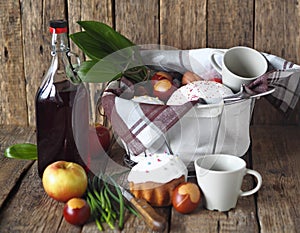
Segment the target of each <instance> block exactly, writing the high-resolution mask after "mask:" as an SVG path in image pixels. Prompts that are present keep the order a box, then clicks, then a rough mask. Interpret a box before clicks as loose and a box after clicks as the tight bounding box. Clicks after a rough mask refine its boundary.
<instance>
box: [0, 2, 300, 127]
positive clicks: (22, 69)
mask: <svg viewBox="0 0 300 233" xmlns="http://www.w3.org/2000/svg"><path fill="white" fill-rule="evenodd" d="M299 12H300V11H299V6H298V2H297V1H294V0H287V1H281V0H202V1H194V0H77V1H70V0H40V1H35V0H26V1H14V0H7V1H4V0H1V1H0V22H1V24H0V25H1V28H0V31H1V34H0V35H1V36H0V48H1V49H0V112H1V114H0V124H18V125H35V113H34V96H35V92H36V90H37V88H38V86H39V84H40V82H41V80H42V77H43V75H44V73H45V72H46V69H47V67H48V64H49V59H50V56H49V48H50V46H49V40H50V37H49V36H50V35H49V33H48V21H49V20H50V19H53V18H64V19H67V20H68V21H69V28H70V33H73V32H76V31H79V30H80V28H79V27H78V25H76V21H78V20H99V21H102V22H104V23H107V24H109V25H111V26H113V27H114V28H115V29H116V30H117V31H119V32H121V33H122V34H124V35H125V36H127V37H128V38H129V39H131V40H132V41H133V42H135V43H136V44H149V43H152V44H157V43H160V44H164V45H169V46H173V47H176V48H180V49H191V48H204V47H214V48H229V47H232V46H236V45H245V46H250V47H254V48H256V49H258V50H261V51H264V52H267V53H272V54H275V55H278V56H281V57H284V58H286V59H288V60H290V61H293V62H295V63H298V64H300V57H299V56H300V51H299V47H300V43H299V42H300V33H299V27H298V25H299V22H300V13H299ZM71 48H72V49H73V51H77V52H79V51H78V49H77V48H75V46H74V45H71ZM299 109H300V107H299V104H298V106H297V109H296V111H294V113H293V114H292V116H290V117H289V118H288V119H286V118H285V117H284V116H283V115H282V114H280V113H279V112H278V111H277V110H276V109H274V108H273V107H272V106H270V105H269V104H268V103H267V102H266V101H265V100H260V101H258V102H257V104H256V107H255V113H254V119H253V123H254V124H298V125H299V124H300V119H299V117H300V116H299V115H300V114H299Z"/></svg>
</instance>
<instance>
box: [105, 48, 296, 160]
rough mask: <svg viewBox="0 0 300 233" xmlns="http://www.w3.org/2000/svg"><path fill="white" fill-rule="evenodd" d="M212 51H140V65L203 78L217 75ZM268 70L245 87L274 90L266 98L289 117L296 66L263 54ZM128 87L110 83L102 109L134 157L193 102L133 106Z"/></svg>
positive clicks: (258, 90) (124, 84)
mask: <svg viewBox="0 0 300 233" xmlns="http://www.w3.org/2000/svg"><path fill="white" fill-rule="evenodd" d="M211 51H212V49H209V48H205V49H196V50H189V51H188V50H170V51H168V50H166V51H153V50H150V51H147V50H145V51H142V53H141V54H142V57H143V59H144V64H146V65H155V66H156V67H157V66H159V67H160V68H162V69H164V70H176V71H178V72H181V73H184V72H185V71H186V70H190V71H193V72H195V73H197V74H198V75H200V76H201V77H202V78H204V79H209V78H212V77H216V76H219V74H218V73H217V72H216V71H215V70H214V69H213V67H212V66H211V64H210V61H209V59H208V58H209V56H210V53H211ZM264 55H265V57H266V59H267V60H268V62H269V71H268V72H267V73H266V74H265V75H263V76H262V77H260V78H258V79H257V80H256V81H254V82H253V83H251V84H250V85H248V86H247V87H248V88H247V90H249V91H251V92H256V93H259V92H263V91H265V90H266V89H267V88H268V87H269V88H273V87H275V88H276V90H275V92H274V93H272V94H271V95H269V96H267V99H268V100H269V101H270V103H271V104H272V105H274V106H275V107H276V108H277V109H279V110H280V111H283V112H284V113H286V114H289V113H290V112H291V111H292V110H293V109H294V108H295V106H296V104H297V102H298V99H299V94H300V66H298V65H295V64H293V63H291V62H288V61H285V60H283V59H282V58H279V57H276V56H274V55H270V54H264ZM132 92H133V88H132V84H131V83H130V82H129V81H128V80H125V79H123V80H122V81H121V82H120V81H114V82H112V83H110V85H109V86H108V87H107V89H106V91H105V92H104V95H103V96H102V106H103V108H104V110H105V113H106V115H107V116H108V118H109V119H110V121H111V124H112V127H113V129H114V131H115V133H116V134H117V135H118V136H119V137H120V138H121V139H122V140H123V141H124V142H125V143H126V145H127V147H128V148H129V150H131V151H132V152H133V153H134V154H136V155H138V154H140V153H142V152H144V151H145V150H146V149H147V148H150V147H151V145H152V144H153V143H154V142H155V141H156V140H158V139H159V138H161V136H163V135H164V134H165V133H166V132H167V131H168V129H170V128H171V127H172V126H173V125H174V124H175V123H176V122H177V121H178V120H179V119H180V118H181V117H182V116H184V114H185V113H187V112H188V111H189V110H190V109H191V108H192V106H193V105H194V104H195V102H192V103H190V102H188V103H186V104H184V105H181V106H167V105H155V104H144V103H136V102H134V101H132V100H130V97H132Z"/></svg>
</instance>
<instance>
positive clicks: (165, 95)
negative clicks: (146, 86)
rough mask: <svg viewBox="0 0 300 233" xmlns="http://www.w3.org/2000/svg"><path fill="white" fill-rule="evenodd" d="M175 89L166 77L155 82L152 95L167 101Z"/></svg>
mask: <svg viewBox="0 0 300 233" xmlns="http://www.w3.org/2000/svg"><path fill="white" fill-rule="evenodd" d="M175 90H176V87H175V86H173V85H172V83H171V82H170V81H169V80H168V79H162V80H159V81H157V82H155V84H154V86H153V95H154V96H156V97H158V98H159V99H161V100H162V101H167V100H168V99H169V98H170V96H171V95H172V93H173V92H174V91H175Z"/></svg>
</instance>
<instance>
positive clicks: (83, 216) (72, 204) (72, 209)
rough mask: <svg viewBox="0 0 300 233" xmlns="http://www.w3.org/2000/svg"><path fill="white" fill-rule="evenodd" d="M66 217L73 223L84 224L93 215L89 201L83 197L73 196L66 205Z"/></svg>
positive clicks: (64, 212) (64, 211)
mask: <svg viewBox="0 0 300 233" xmlns="http://www.w3.org/2000/svg"><path fill="white" fill-rule="evenodd" d="M63 214H64V218H65V220H66V221H67V222H68V223H71V224H73V225H83V224H85V223H86V222H87V220H88V219H89V217H90V215H91V209H90V206H89V205H88V203H87V202H86V201H85V200H84V199H82V198H72V199H70V200H69V201H68V202H67V203H66V204H65V206H64V210H63Z"/></svg>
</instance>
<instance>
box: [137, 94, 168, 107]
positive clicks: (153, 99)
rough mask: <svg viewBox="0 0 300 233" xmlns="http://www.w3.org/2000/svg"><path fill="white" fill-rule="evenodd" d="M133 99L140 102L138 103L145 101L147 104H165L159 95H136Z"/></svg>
mask: <svg viewBox="0 0 300 233" xmlns="http://www.w3.org/2000/svg"><path fill="white" fill-rule="evenodd" d="M132 100H133V101H135V102H138V103H145V104H161V105H164V104H165V103H164V102H162V101H161V100H160V99H158V98H157V97H151V96H148V95H143V96H134V97H133V98H132Z"/></svg>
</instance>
